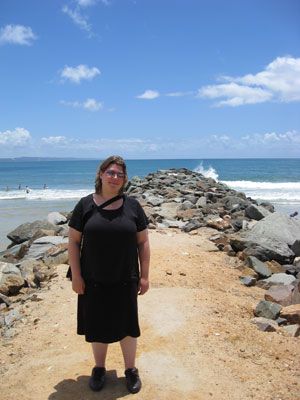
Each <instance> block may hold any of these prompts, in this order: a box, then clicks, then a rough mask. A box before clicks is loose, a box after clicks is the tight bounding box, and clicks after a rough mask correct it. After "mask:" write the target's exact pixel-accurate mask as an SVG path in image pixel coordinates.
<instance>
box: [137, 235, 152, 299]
mask: <svg viewBox="0 0 300 400" xmlns="http://www.w3.org/2000/svg"><path fill="white" fill-rule="evenodd" d="M137 244H138V254H139V261H140V269H141V279H140V283H139V294H144V293H146V292H147V291H148V289H149V265H150V243H149V237H148V229H144V230H143V231H141V232H138V233H137Z"/></svg>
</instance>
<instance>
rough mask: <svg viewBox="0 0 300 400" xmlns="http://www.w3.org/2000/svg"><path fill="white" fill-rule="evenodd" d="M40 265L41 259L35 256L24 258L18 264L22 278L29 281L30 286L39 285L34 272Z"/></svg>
mask: <svg viewBox="0 0 300 400" xmlns="http://www.w3.org/2000/svg"><path fill="white" fill-rule="evenodd" d="M40 265H41V263H40V261H37V260H35V259H34V258H29V259H26V260H23V261H22V262H21V263H20V264H18V267H19V270H20V272H21V275H22V278H23V279H24V281H25V282H26V283H27V286H28V287H36V286H37V284H36V279H35V274H34V268H37V267H38V266H40Z"/></svg>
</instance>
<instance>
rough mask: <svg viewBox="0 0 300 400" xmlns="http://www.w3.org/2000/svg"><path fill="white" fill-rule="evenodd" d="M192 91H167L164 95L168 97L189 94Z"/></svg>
mask: <svg viewBox="0 0 300 400" xmlns="http://www.w3.org/2000/svg"><path fill="white" fill-rule="evenodd" d="M193 93H194V92H192V91H188V92H171V93H167V94H166V96H168V97H183V96H189V95H191V94H193Z"/></svg>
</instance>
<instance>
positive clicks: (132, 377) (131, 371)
mask: <svg viewBox="0 0 300 400" xmlns="http://www.w3.org/2000/svg"><path fill="white" fill-rule="evenodd" d="M125 376H126V384H127V389H128V390H129V392H131V393H137V392H139V391H140V390H141V387H142V382H141V380H140V377H139V371H138V369H137V368H127V369H126V371H125Z"/></svg>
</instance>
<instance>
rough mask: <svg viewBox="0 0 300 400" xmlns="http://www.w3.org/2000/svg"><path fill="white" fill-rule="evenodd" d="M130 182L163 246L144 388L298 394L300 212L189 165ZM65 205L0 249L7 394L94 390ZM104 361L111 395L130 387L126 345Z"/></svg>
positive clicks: (159, 394) (81, 394) (148, 394)
mask: <svg viewBox="0 0 300 400" xmlns="http://www.w3.org/2000/svg"><path fill="white" fill-rule="evenodd" d="M128 193H129V195H131V196H132V195H134V196H136V197H137V198H138V199H139V201H140V202H141V204H142V205H143V207H144V210H145V212H146V213H147V215H148V218H149V222H150V223H149V230H150V231H149V233H150V243H151V251H152V259H151V275H150V281H151V289H150V291H149V292H148V293H146V294H145V295H144V296H139V318H140V325H141V330H142V336H141V338H140V340H139V348H138V354H137V366H138V368H139V370H140V373H141V377H142V380H143V389H142V392H141V393H140V394H139V395H135V397H136V396H138V397H136V398H141V399H146V400H147V399H149V400H150V399H153V398H155V399H170V398H172V399H175V400H177V399H178V400H179V399H182V398H186V399H199V400H202V399H203V400H204V399H207V398H211V397H212V398H216V399H218V400H229V399H230V400H231V399H234V400H235V399H236V400H240V399H242V400H244V399H245V400H248V399H249V400H250V399H257V400H274V399H278V400H279V399H284V400H294V399H295V398H297V394H298V393H299V375H300V369H299V365H298V363H297V360H298V359H299V356H300V348H299V333H300V325H299V321H300V320H299V318H300V309H299V299H300V291H299V290H300V285H299V275H300V265H299V257H297V255H299V254H300V253H299V248H298V241H297V240H295V237H299V236H300V224H299V219H298V218H291V217H288V216H286V215H284V214H280V213H278V212H274V207H273V206H272V205H271V204H270V203H265V205H264V206H260V205H258V204H257V202H256V201H255V200H253V199H250V198H247V197H246V196H245V194H243V193H240V192H236V191H234V190H232V189H230V188H228V187H227V186H226V185H224V184H222V183H220V182H217V181H215V180H213V179H211V178H205V177H204V176H203V175H200V174H198V173H196V172H193V171H191V170H187V169H184V168H181V169H177V170H175V169H170V170H167V171H160V172H157V173H150V174H149V175H148V176H146V177H145V179H144V180H143V179H140V178H138V177H135V178H132V179H131V183H130V186H129V188H128ZM125 201H126V199H125ZM65 215H67V217H66V216H65ZM65 215H58V214H57V213H55V214H51V215H49V216H48V222H47V221H46V222H43V221H40V222H39V223H35V224H31V225H27V227H26V228H25V227H23V228H19V229H16V230H14V232H13V233H12V234H11V235H10V237H11V240H12V241H14V243H15V246H13V247H11V248H10V249H9V250H7V251H6V252H2V253H1V261H2V262H1V271H0V272H1V274H2V275H1V279H0V283H1V296H2V297H1V310H2V313H1V315H0V323H1V325H2V332H1V334H2V342H3V346H2V347H1V350H0V352H1V353H0V356H1V364H0V374H1V387H0V389H1V398H3V399H4V400H12V399H13V398H15V397H16V396H22V398H24V399H25V400H26V399H28V400H29V399H30V400H35V399H36V400H40V399H61V400H65V399H66V400H68V399H75V400H76V399H78V400H80V399H83V398H84V399H93V398H96V396H97V395H96V394H94V393H91V392H90V390H89V389H88V384H87V383H88V379H89V375H90V371H91V369H92V367H93V359H92V356H91V351H90V346H89V344H87V343H86V342H85V341H84V338H83V337H81V336H77V335H76V326H75V323H76V302H77V296H76V295H75V293H73V292H72V289H71V283H70V281H69V280H67V279H66V271H67V268H68V265H67V263H68V254H67V234H68V233H67V231H68V228H67V219H68V218H69V215H68V213H66V214H65ZM50 221H52V222H50ZM249 227H250V228H249ZM260 232H263V234H262V233H260ZM251 235H252V236H251ZM268 238H269V239H268ZM266 239H268V241H266ZM274 243H275V245H274ZM292 249H293V250H292ZM256 257H258V258H256ZM263 261H265V262H263ZM250 267H251V268H250ZM266 277H269V278H268V279H265V278H266ZM278 278H279V279H280V282H282V283H280V284H278V282H279V281H278ZM282 279H283V281H282ZM270 280H271V281H270ZM270 285H271V287H270ZM282 288H283V289H284V290H287V292H286V294H285V295H284V296H283V297H281V298H280V296H281V293H282ZM274 290H275V291H274ZM276 291H277V292H276ZM278 291H279V292H278ZM271 294H272V296H273V297H272V296H271ZM267 296H269V297H267ZM270 296H271V298H272V300H271V301H265V300H266V299H267V298H270ZM276 296H277V297H276ZM278 296H279V297H278ZM263 299H265V300H263ZM100 311H101V310H99V312H100ZM254 316H256V317H257V318H253V317H254ZM107 370H108V374H107V375H108V379H107V385H106V387H105V388H104V389H103V392H102V393H101V395H102V398H103V399H107V400H108V399H113V398H121V397H124V396H126V395H128V393H127V390H126V389H125V385H124V377H123V372H124V371H123V365H122V357H121V352H120V349H119V346H118V344H112V345H111V346H110V349H109V353H108V363H107ZM29 376H30V377H32V378H33V379H27V377H29ZM128 396H129V395H128Z"/></svg>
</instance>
